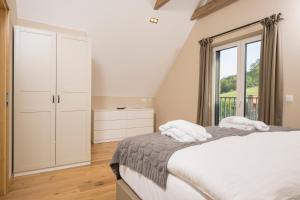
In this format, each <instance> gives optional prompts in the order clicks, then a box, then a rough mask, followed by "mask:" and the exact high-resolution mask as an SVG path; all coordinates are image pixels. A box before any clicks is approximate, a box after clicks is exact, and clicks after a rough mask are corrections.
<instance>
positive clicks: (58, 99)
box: [57, 95, 60, 103]
mask: <svg viewBox="0 0 300 200" xmlns="http://www.w3.org/2000/svg"><path fill="white" fill-rule="evenodd" d="M57 103H60V96H59V95H58V96H57Z"/></svg>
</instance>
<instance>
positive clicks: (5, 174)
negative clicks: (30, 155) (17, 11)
mask: <svg viewBox="0 0 300 200" xmlns="http://www.w3.org/2000/svg"><path fill="white" fill-rule="evenodd" d="M0 40H1V41H3V42H1V43H0V196H1V195H5V194H6V193H7V191H8V186H9V142H8V140H9V135H8V124H7V123H8V121H9V120H8V119H7V117H8V115H7V114H8V112H9V111H8V110H9V107H8V104H7V94H8V85H9V84H8V80H9V78H8V77H9V9H8V4H7V2H6V0H0Z"/></svg>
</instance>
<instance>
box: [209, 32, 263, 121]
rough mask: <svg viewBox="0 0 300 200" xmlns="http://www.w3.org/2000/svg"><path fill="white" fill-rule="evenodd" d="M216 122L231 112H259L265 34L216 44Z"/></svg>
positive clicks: (251, 116) (249, 115)
mask: <svg viewBox="0 0 300 200" xmlns="http://www.w3.org/2000/svg"><path fill="white" fill-rule="evenodd" d="M213 52H214V69H215V73H214V74H215V87H214V89H215V92H214V93H215V98H214V99H215V100H214V101H215V117H214V121H215V124H219V122H220V120H222V119H223V118H225V117H229V116H245V117H247V118H249V119H253V120H256V119H257V115H258V100H259V96H258V88H259V64H260V52H261V36H256V37H252V38H248V39H245V40H240V41H237V42H233V43H230V44H226V45H222V46H218V47H216V48H214V50H213Z"/></svg>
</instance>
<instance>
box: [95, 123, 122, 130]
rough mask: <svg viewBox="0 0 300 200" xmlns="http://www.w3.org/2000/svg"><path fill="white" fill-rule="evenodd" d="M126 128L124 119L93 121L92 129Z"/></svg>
mask: <svg viewBox="0 0 300 200" xmlns="http://www.w3.org/2000/svg"><path fill="white" fill-rule="evenodd" d="M124 128H127V126H126V121H125V120H110V121H95V122H94V130H95V131H102V130H116V129H124Z"/></svg>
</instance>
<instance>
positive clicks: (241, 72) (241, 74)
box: [212, 33, 262, 124]
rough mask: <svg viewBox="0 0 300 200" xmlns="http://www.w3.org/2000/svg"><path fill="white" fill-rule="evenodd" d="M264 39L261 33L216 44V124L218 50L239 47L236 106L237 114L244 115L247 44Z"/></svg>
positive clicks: (213, 78) (214, 77) (213, 118)
mask: <svg viewBox="0 0 300 200" xmlns="http://www.w3.org/2000/svg"><path fill="white" fill-rule="evenodd" d="M261 39H262V35H261V33H259V34H257V35H254V36H251V37H248V38H244V39H240V40H237V41H235V42H230V43H227V44H224V45H220V46H216V47H214V48H213V50H212V51H213V62H212V63H213V65H212V66H213V70H212V72H213V73H212V76H213V77H212V81H213V84H212V86H213V87H212V90H213V91H212V96H213V98H212V101H213V105H214V106H213V111H212V113H213V115H212V122H213V124H215V122H216V117H217V116H216V110H217V109H218V108H217V106H218V105H217V103H216V102H217V101H216V100H217V98H218V95H217V94H216V91H217V88H218V85H217V84H219V80H218V73H219V60H218V56H217V52H219V51H222V50H226V49H231V48H235V47H237V83H236V84H237V88H236V91H237V94H238V96H237V101H236V102H237V108H236V112H237V113H236V115H238V116H244V114H245V84H246V81H245V78H246V77H245V74H246V45H247V44H249V43H253V42H257V41H260V40H261Z"/></svg>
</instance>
